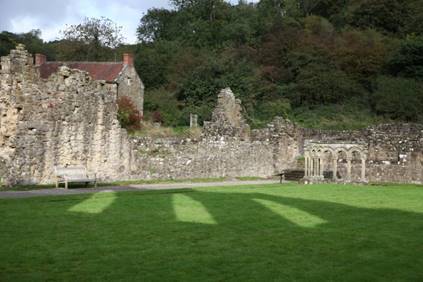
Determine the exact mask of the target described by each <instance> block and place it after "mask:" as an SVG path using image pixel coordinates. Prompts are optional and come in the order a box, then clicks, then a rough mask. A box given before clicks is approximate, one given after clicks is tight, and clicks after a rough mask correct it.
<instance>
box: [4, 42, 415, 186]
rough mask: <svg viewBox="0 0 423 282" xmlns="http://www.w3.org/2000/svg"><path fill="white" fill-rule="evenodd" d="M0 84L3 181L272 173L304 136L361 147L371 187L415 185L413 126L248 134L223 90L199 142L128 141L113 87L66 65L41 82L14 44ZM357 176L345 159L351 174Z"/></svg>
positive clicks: (274, 126)
mask: <svg viewBox="0 0 423 282" xmlns="http://www.w3.org/2000/svg"><path fill="white" fill-rule="evenodd" d="M0 86H1V88H0V174H1V175H0V176H1V177H2V178H3V179H4V181H5V182H6V183H7V184H10V185H12V184H16V183H51V182H53V180H54V173H53V169H54V166H66V165H84V166H86V167H87V168H88V170H90V171H91V172H96V173H97V175H98V176H99V178H100V179H101V180H102V181H108V180H120V179H169V178H171V179H184V178H185V179H186V178H210V177H229V178H231V177H242V176H259V177H271V176H272V175H274V174H275V173H277V172H281V171H282V170H284V169H291V168H301V162H299V158H300V157H301V156H302V154H303V148H304V142H305V140H326V141H327V140H334V141H349V142H355V141H361V142H365V143H366V144H367V145H368V150H369V156H368V160H367V176H368V179H369V180H370V181H378V182H380V181H382V182H416V183H422V182H423V173H422V169H423V150H422V148H423V127H422V126H421V125H414V124H399V125H380V126H376V127H371V128H368V129H365V130H359V131H341V132H339V131H319V130H310V129H302V128H300V127H298V126H296V125H295V124H294V123H292V122H290V121H289V120H285V119H283V118H275V120H274V121H273V122H271V123H270V124H269V125H268V126H267V127H266V128H263V129H259V130H250V128H249V126H248V124H247V123H246V122H245V120H244V118H243V117H242V111H241V109H242V107H241V101H239V100H237V99H236V98H235V95H234V94H233V93H232V91H230V89H224V90H222V92H221V93H220V94H219V98H218V102H217V106H216V109H215V110H214V112H213V115H212V120H211V121H210V122H207V123H205V126H204V129H203V135H202V136H201V138H199V139H181V138H161V139H153V138H148V137H144V138H140V137H128V136H127V133H126V131H125V130H123V129H121V128H120V126H119V123H118V120H117V118H116V117H117V105H116V99H117V96H118V93H117V92H118V90H117V89H116V87H114V86H111V85H109V84H105V83H104V82H101V81H93V80H92V79H91V78H90V77H89V75H88V74H87V73H85V72H82V71H78V70H72V69H69V68H67V67H62V68H61V69H60V70H59V71H58V72H57V73H56V74H53V75H52V76H50V78H48V79H46V80H43V79H40V77H39V75H38V73H37V69H36V68H35V67H34V65H33V58H32V57H31V56H30V55H29V54H28V53H27V52H26V51H25V50H24V48H23V47H22V46H19V47H18V48H17V50H13V51H12V52H11V54H10V56H6V57H2V59H1V70H0ZM327 169H328V170H329V169H330V168H329V167H328V168H327ZM343 170H345V168H344V166H343V164H342V162H341V163H340V165H339V171H340V173H341V174H342V173H344V171H343ZM359 171H360V168H359V164H358V163H357V164H354V163H353V177H357V176H359V175H360V173H359ZM354 175H355V176H354Z"/></svg>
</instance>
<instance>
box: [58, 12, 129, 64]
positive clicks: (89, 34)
mask: <svg viewBox="0 0 423 282" xmlns="http://www.w3.org/2000/svg"><path fill="white" fill-rule="evenodd" d="M121 30H122V27H120V26H118V25H117V24H116V23H114V22H113V21H112V20H110V19H107V18H104V17H102V18H85V19H84V21H83V22H82V23H80V24H76V25H70V26H67V28H66V29H65V30H63V31H62V41H61V42H59V46H58V49H59V50H60V51H61V52H62V53H64V54H66V55H64V56H63V57H67V56H72V57H76V56H77V55H78V54H80V53H81V52H82V53H83V54H84V55H85V60H86V61H90V60H91V61H98V60H104V59H105V57H107V53H110V52H113V51H112V50H113V49H116V48H117V47H118V46H119V45H121V44H122V42H123V36H122V35H121ZM62 49H64V50H62ZM79 56H80V55H79Z"/></svg>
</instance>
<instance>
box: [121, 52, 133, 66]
mask: <svg viewBox="0 0 423 282" xmlns="http://www.w3.org/2000/svg"><path fill="white" fill-rule="evenodd" d="M123 64H125V65H128V66H133V65H134V55H133V54H130V53H124V54H123Z"/></svg>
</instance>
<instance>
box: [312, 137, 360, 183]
mask: <svg viewBox="0 0 423 282" xmlns="http://www.w3.org/2000/svg"><path fill="white" fill-rule="evenodd" d="M328 153H330V157H329V158H328ZM340 155H343V157H345V158H346V163H347V173H346V176H345V178H343V179H338V160H339V159H340ZM354 156H355V157H356V158H357V156H358V158H359V159H360V160H361V175H360V180H361V182H366V160H367V146H366V144H364V143H324V142H313V141H306V145H305V150H304V157H305V174H304V175H305V176H304V179H305V180H308V181H310V182H321V181H323V180H324V179H325V177H324V172H325V166H326V167H328V166H331V167H332V173H333V177H332V178H333V181H342V182H352V181H353V178H352V162H353V159H354ZM328 162H329V164H328Z"/></svg>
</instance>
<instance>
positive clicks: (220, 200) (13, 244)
mask: <svg viewBox="0 0 423 282" xmlns="http://www.w3.org/2000/svg"><path fill="white" fill-rule="evenodd" d="M0 214H1V219H0V242H1V243H0V244H1V249H0V260H1V263H0V281H46V280H54V281H59V280H60V281H62V280H67V281H92V280H98V281H104V280H134V281H276V280H277V281H293V280H295V281H387V280H389V281H423V187H421V186H420V187H419V186H412V185H409V186H405V185H404V186H348V185H317V186H301V185H296V184H287V185H266V186H244V187H230V188H228V187H226V188H219V187H216V188H201V189H193V190H179V191H160V192H122V193H112V192H110V193H98V194H93V195H80V196H62V197H48V198H31V199H13V200H0Z"/></svg>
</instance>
